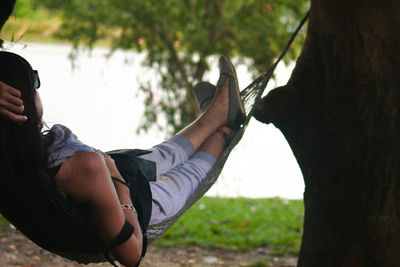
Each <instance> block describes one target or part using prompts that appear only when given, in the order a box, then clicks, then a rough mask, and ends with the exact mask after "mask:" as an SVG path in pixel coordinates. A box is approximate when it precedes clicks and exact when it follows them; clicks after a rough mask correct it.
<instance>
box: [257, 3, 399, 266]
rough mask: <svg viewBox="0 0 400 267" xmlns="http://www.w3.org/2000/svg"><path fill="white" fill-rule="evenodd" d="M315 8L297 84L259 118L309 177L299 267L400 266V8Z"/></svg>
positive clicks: (270, 99)
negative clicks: (278, 132)
mask: <svg viewBox="0 0 400 267" xmlns="http://www.w3.org/2000/svg"><path fill="white" fill-rule="evenodd" d="M311 2H312V5H311V15H310V21H309V30H308V33H307V39H306V43H305V46H304V49H303V51H302V54H301V56H300V58H299V59H298V61H297V65H296V68H295V70H294V72H293V73H292V77H291V79H290V81H289V83H288V84H287V85H286V86H285V87H282V88H278V89H275V90H273V91H271V92H270V93H269V94H268V95H267V96H266V97H265V98H264V99H263V101H262V103H261V104H260V106H259V107H258V108H259V109H258V113H257V118H258V119H259V120H261V121H263V122H266V123H270V122H272V123H274V125H276V126H277V127H278V128H280V129H281V131H282V132H283V134H284V135H285V137H286V139H287V140H288V142H289V144H290V146H291V148H292V150H293V152H294V154H295V156H296V158H297V161H298V163H299V165H300V167H301V170H302V172H303V175H304V180H305V185H306V187H305V193H304V203H305V218H304V234H303V240H302V245H301V251H300V256H299V262H298V266H307V267H309V266H324V267H329V266H342V267H346V266H349V267H350V266H351V267H357V266H374V267H376V266H393V267H394V266H400V253H399V251H400V242H399V240H400V179H399V178H400V142H399V136H400V117H399V105H400V90H399V87H400V76H399V73H400V38H399V36H398V33H399V32H400V17H399V15H398V14H399V12H400V2H399V1H397V0H387V1H378V0H368V1H365V0H362V1H361V0H353V1H350V2H349V1H345V0H337V1H331V0H312V1H311Z"/></svg>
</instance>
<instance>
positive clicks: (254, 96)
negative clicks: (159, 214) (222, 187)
mask: <svg viewBox="0 0 400 267" xmlns="http://www.w3.org/2000/svg"><path fill="white" fill-rule="evenodd" d="M308 16H309V12H308V13H307V14H306V16H305V17H304V18H303V19H302V20H301V22H300V23H299V25H298V27H297V29H296V30H295V32H294V33H293V35H292V36H291V38H290V39H289V41H288V43H287V45H286V47H285V49H284V50H283V52H282V53H281V55H280V56H279V58H278V59H277V60H276V61H275V63H274V64H273V65H272V66H271V67H270V68H269V69H268V70H267V71H266V72H264V73H263V74H261V75H260V76H258V77H257V78H256V79H255V80H254V81H253V82H252V83H251V84H250V85H249V86H247V87H246V88H245V89H244V90H242V91H241V92H240V96H241V98H242V101H243V104H244V108H245V113H246V120H245V122H244V123H243V125H242V126H241V127H240V128H239V130H238V131H237V132H236V133H235V135H234V136H233V138H232V140H231V142H230V144H229V145H228V146H227V147H226V148H225V150H224V152H223V153H222V155H221V156H220V157H219V158H218V160H217V162H216V163H215V165H214V167H213V168H212V169H211V171H210V173H209V174H208V175H207V177H206V178H205V179H204V181H203V182H202V183H201V184H200V185H199V188H198V189H197V190H196V191H195V192H194V194H193V195H192V196H191V197H190V198H189V200H188V201H187V202H186V204H185V206H184V207H183V208H182V209H181V210H180V211H179V212H178V213H177V214H176V215H175V216H174V217H171V218H169V219H168V220H167V221H164V222H162V223H160V224H157V225H151V226H149V228H148V230H147V233H148V240H149V243H150V242H152V241H154V240H155V239H157V238H158V237H160V236H162V234H164V232H166V231H167V230H168V229H169V228H170V227H171V226H172V225H173V224H174V223H175V222H176V221H177V220H178V219H179V217H181V216H182V215H183V214H184V213H185V212H186V211H187V210H188V209H189V208H190V207H191V206H192V205H193V204H194V203H196V201H197V200H199V199H200V198H202V197H203V196H204V194H205V193H206V192H207V191H208V190H209V189H210V188H211V186H212V185H213V184H214V183H215V182H216V180H217V178H218V176H219V175H220V174H221V171H222V169H223V167H224V165H225V162H226V160H227V159H228V157H229V154H230V153H231V152H232V150H233V148H234V147H235V146H236V145H237V143H239V141H240V140H241V139H242V137H243V134H244V132H245V131H246V128H247V126H248V124H249V122H250V119H251V117H252V116H253V114H254V111H255V108H256V106H257V104H258V102H259V100H260V99H261V96H262V94H263V92H264V90H265V88H266V87H267V85H268V82H269V81H270V79H271V77H272V75H273V73H274V70H275V68H276V66H277V65H278V63H279V62H280V61H281V60H282V58H283V57H284V56H285V54H286V52H287V51H288V49H289V47H290V45H291V44H292V43H293V41H294V39H295V37H296V36H297V34H298V32H299V31H300V29H301V28H302V27H303V25H304V23H305V22H306V21H307V19H308Z"/></svg>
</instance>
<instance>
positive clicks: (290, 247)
mask: <svg viewBox="0 0 400 267" xmlns="http://www.w3.org/2000/svg"><path fill="white" fill-rule="evenodd" d="M303 212H304V208H303V203H302V201H301V200H291V201H288V200H283V199H276V198H275V199H246V198H208V197H206V198H203V199H201V200H200V201H199V202H198V203H196V205H194V206H193V207H192V208H191V209H189V211H187V212H186V213H185V214H184V215H183V216H182V217H181V218H180V219H179V220H178V221H177V222H176V224H175V225H174V226H173V227H172V228H171V229H169V230H168V231H167V233H166V234H165V235H164V236H163V237H162V238H161V239H159V240H157V241H156V244H157V245H159V246H178V245H188V246H191V245H195V246H200V247H203V248H214V247H223V248H227V249H233V250H248V249H252V248H256V247H267V248H269V249H271V251H272V253H274V254H276V255H282V254H286V253H298V251H299V247H300V241H301V235H302V224H303Z"/></svg>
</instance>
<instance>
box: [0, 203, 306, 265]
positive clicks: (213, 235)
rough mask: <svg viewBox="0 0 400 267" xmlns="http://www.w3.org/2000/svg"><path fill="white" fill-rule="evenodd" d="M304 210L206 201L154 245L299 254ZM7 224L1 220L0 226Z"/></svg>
mask: <svg viewBox="0 0 400 267" xmlns="http://www.w3.org/2000/svg"><path fill="white" fill-rule="evenodd" d="M303 210H304V208H303V202H302V201H301V200H290V201H288V200H283V199H278V198H273V199H248V198H210V197H205V198H202V199H201V200H199V201H198V202H197V203H196V204H195V205H194V206H193V207H192V208H191V209H189V210H188V211H187V212H186V213H185V214H184V215H183V216H182V217H181V218H180V219H179V220H178V221H177V222H176V223H175V225H174V226H173V227H172V228H171V229H169V230H168V231H167V232H166V233H165V235H164V236H163V237H162V238H160V239H159V240H157V241H156V242H155V244H156V245H158V246H199V247H203V248H210V249H211V248H216V247H218V248H225V249H230V250H249V249H252V248H257V247H267V248H268V249H270V250H271V252H272V253H273V254H275V255H284V254H288V253H291V254H297V253H298V251H299V247H300V241H301V235H302V224H303ZM6 224H8V223H7V221H6V220H5V219H4V218H2V217H1V216H0V226H3V225H6ZM255 266H258V265H255Z"/></svg>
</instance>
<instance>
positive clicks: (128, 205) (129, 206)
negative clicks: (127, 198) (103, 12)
mask: <svg viewBox="0 0 400 267" xmlns="http://www.w3.org/2000/svg"><path fill="white" fill-rule="evenodd" d="M121 208H122V209H123V210H130V211H132V212H133V213H135V215H136V216H137V212H136V209H135V207H134V206H133V205H132V204H121Z"/></svg>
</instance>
